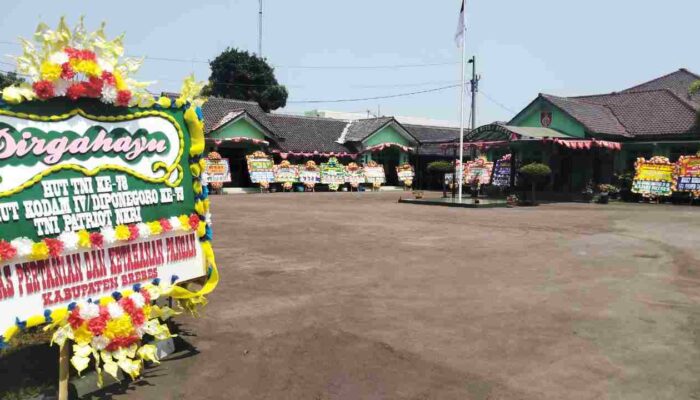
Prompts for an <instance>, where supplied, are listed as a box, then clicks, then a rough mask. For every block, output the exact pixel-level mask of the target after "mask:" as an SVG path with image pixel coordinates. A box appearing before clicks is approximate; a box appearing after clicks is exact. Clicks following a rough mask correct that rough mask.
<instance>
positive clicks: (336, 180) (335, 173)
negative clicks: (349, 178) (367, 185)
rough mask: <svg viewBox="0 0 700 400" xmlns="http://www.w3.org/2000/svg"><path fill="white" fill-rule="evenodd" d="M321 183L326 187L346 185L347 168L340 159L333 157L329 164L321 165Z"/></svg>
mask: <svg viewBox="0 0 700 400" xmlns="http://www.w3.org/2000/svg"><path fill="white" fill-rule="evenodd" d="M321 183H322V184H324V185H341V184H343V183H345V166H344V165H342V164H340V163H339V162H338V159H337V158H335V157H331V158H330V159H328V162H327V163H321Z"/></svg>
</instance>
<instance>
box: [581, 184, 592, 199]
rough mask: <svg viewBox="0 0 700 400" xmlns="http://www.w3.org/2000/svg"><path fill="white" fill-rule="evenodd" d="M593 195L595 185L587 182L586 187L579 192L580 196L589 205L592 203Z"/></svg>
mask: <svg viewBox="0 0 700 400" xmlns="http://www.w3.org/2000/svg"><path fill="white" fill-rule="evenodd" d="M593 195H595V184H594V183H593V181H588V183H587V184H586V187H585V188H584V189H583V190H582V191H581V196H583V201H585V202H586V203H590V202H591V201H593Z"/></svg>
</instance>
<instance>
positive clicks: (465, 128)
mask: <svg viewBox="0 0 700 400" xmlns="http://www.w3.org/2000/svg"><path fill="white" fill-rule="evenodd" d="M401 125H403V126H420V127H423V128H440V129H456V130H459V127H458V126H441V125H422V124H406V123H401ZM464 130H465V131H466V130H469V128H467V127H466V126H465V127H464Z"/></svg>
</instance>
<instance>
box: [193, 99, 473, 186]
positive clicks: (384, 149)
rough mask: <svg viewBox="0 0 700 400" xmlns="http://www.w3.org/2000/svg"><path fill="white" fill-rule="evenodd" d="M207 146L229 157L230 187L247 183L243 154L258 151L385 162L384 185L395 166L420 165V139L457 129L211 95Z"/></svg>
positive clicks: (392, 181)
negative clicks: (302, 111)
mask: <svg viewBox="0 0 700 400" xmlns="http://www.w3.org/2000/svg"><path fill="white" fill-rule="evenodd" d="M202 112H203V114H204V120H205V129H206V132H207V144H208V150H209V151H217V152H219V153H220V154H221V156H222V157H223V158H226V159H228V160H229V163H230V166H231V171H232V180H233V182H231V184H230V186H234V187H245V186H250V184H251V183H250V180H249V178H248V176H247V168H246V164H245V156H246V155H247V154H250V153H252V152H254V151H256V150H262V151H265V152H267V153H268V154H272V155H273V156H274V157H275V160H276V161H277V162H279V161H281V160H283V159H285V160H290V161H292V162H293V163H295V164H302V163H304V162H306V161H308V160H313V161H316V163H317V164H318V163H322V162H326V161H327V160H328V158H330V157H337V158H338V159H339V160H340V161H341V162H342V163H344V164H348V163H350V162H357V163H360V164H366V163H368V162H370V161H375V162H377V163H379V164H381V165H383V166H384V170H385V173H386V177H387V184H388V185H398V184H399V182H398V179H397V176H396V167H397V166H399V165H402V164H404V163H410V164H412V165H414V166H420V165H421V162H420V159H421V155H420V148H421V145H422V139H425V140H426V141H432V140H434V139H435V138H439V139H440V140H442V141H446V140H453V139H454V138H456V137H457V135H458V134H459V130H458V129H455V128H444V127H431V126H417V125H411V126H404V125H403V124H401V123H399V122H398V121H397V120H396V119H395V118H393V117H379V118H366V119H356V120H340V119H333V118H324V117H314V116H299V115H288V114H279V113H265V112H264V111H263V110H262V109H261V108H260V107H259V106H258V105H257V104H256V103H253V102H245V101H239V100H230V99H221V98H210V99H209V100H208V101H207V102H206V103H205V104H204V106H203V108H202Z"/></svg>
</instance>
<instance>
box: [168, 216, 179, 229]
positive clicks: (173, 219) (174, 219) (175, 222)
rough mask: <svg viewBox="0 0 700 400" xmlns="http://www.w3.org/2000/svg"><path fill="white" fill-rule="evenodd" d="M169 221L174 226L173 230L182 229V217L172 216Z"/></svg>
mask: <svg viewBox="0 0 700 400" xmlns="http://www.w3.org/2000/svg"><path fill="white" fill-rule="evenodd" d="M168 222H170V226H172V227H173V231H180V230H182V224H181V223H180V219H179V218H178V217H170V218H168Z"/></svg>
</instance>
